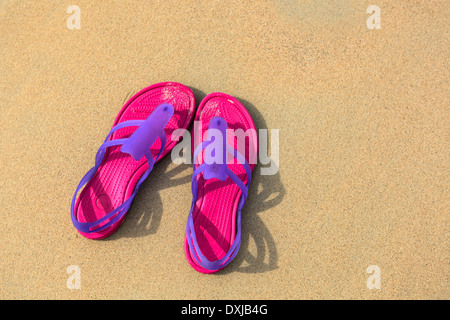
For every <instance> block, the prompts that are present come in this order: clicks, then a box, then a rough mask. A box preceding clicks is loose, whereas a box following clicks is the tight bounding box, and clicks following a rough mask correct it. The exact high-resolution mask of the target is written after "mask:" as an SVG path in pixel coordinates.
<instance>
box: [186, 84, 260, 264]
mask: <svg viewBox="0 0 450 320" xmlns="http://www.w3.org/2000/svg"><path fill="white" fill-rule="evenodd" d="M195 120H196V124H197V121H201V124H200V125H198V126H197V125H195V126H194V127H195V128H194V130H197V131H196V132H195V133H194V138H193V150H195V151H194V173H193V177H192V193H193V200H192V206H191V211H190V213H189V217H188V221H187V226H186V237H185V245H184V248H185V254H186V258H187V261H188V262H189V264H190V265H191V266H192V267H193V268H194V269H195V270H197V271H198V272H201V273H214V272H217V271H219V270H221V269H223V268H224V267H225V266H226V265H227V264H229V263H230V262H231V261H232V260H233V259H234V257H235V256H236V254H237V253H238V251H239V246H240V242H241V210H242V207H243V206H244V203H245V200H246V198H247V196H248V187H249V185H250V180H251V176H252V171H253V168H254V167H255V164H256V155H257V152H258V138H257V134H256V127H255V125H254V123H253V120H252V118H251V116H250V114H249V113H248V111H247V110H246V109H245V107H244V106H243V105H242V104H241V103H240V102H239V101H238V100H237V99H236V98H234V97H232V96H229V95H227V94H224V93H212V94H210V95H208V96H206V97H205V99H204V100H203V101H202V102H201V104H200V106H199V107H198V110H197V114H196V117H195ZM239 129H241V130H242V131H240V133H239V134H243V133H246V134H247V139H245V148H244V150H242V144H241V145H240V146H239V143H238V139H237V138H236V137H237V136H238V131H236V130H239ZM205 135H206V136H207V137H206V140H205V141H203V138H204V136H205ZM202 141H203V142H202ZM227 155H228V158H227ZM230 158H231V159H230ZM227 159H228V160H227Z"/></svg>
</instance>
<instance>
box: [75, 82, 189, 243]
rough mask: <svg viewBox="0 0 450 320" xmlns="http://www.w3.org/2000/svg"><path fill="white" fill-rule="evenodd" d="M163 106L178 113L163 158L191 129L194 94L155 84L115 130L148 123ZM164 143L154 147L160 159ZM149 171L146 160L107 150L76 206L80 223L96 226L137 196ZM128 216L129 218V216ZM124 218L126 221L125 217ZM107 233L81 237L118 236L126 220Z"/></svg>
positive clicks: (126, 131) (119, 134) (122, 133)
mask: <svg viewBox="0 0 450 320" xmlns="http://www.w3.org/2000/svg"><path fill="white" fill-rule="evenodd" d="M162 103H170V104H171V105H172V106H173V107H174V109H175V111H174V115H173V117H172V119H170V121H169V123H168V124H167V126H166V128H165V132H166V135H167V145H166V147H165V149H164V151H163V153H162V154H161V158H163V157H164V156H165V155H167V154H168V153H169V152H170V151H171V150H172V148H173V147H174V146H175V145H176V144H177V143H178V141H175V139H173V138H174V137H172V132H173V131H174V130H175V129H187V128H188V127H189V125H190V123H191V121H192V118H193V116H194V110H195V98H194V94H193V93H192V91H191V90H190V89H189V88H187V87H186V86H183V85H181V84H179V83H176V82H163V83H158V84H154V85H152V86H150V87H147V88H145V89H143V90H141V91H139V92H138V93H136V94H135V95H134V96H133V97H131V98H130V100H129V101H128V102H127V103H126V104H125V105H124V107H123V108H122V109H121V111H120V112H119V114H118V116H117V118H116V120H115V122H114V124H113V127H114V126H116V125H117V124H119V123H121V122H123V121H128V120H145V119H146V118H147V117H148V116H149V115H150V114H151V113H152V111H153V110H154V109H155V108H156V107H157V106H158V105H160V104H162ZM135 130H136V127H128V128H123V129H120V130H118V131H116V132H115V133H113V135H112V137H111V139H112V140H115V139H121V138H127V137H129V136H130V135H131V134H132V133H133V132H134V131H135ZM160 146H161V143H160V141H159V139H158V140H157V141H156V142H155V143H154V144H153V146H152V147H151V149H150V150H151V152H152V154H153V157H156V156H157V154H158V151H159V148H160ZM147 169H148V163H147V161H146V159H145V158H143V159H142V160H140V161H135V160H134V159H133V158H132V157H131V156H130V155H128V154H124V153H122V152H120V146H116V147H110V148H108V149H107V150H106V153H105V156H104V158H103V161H102V163H101V165H100V167H99V168H98V171H97V173H96V174H95V175H94V176H93V177H92V179H91V180H90V181H89V182H88V184H87V185H86V186H85V187H84V189H83V190H82V191H81V193H80V196H79V198H78V200H77V202H76V205H75V213H76V216H77V219H78V221H80V222H93V221H96V220H98V219H100V218H102V217H104V216H105V215H106V214H107V213H109V212H111V211H112V210H114V209H115V208H117V207H118V206H120V205H121V204H122V203H123V202H124V201H125V200H126V199H128V197H129V196H130V195H131V194H132V193H133V191H134V187H135V186H136V184H137V182H138V181H139V179H140V178H141V176H142V175H143V174H144V172H145V171H146V170H147ZM125 216H126V215H125ZM125 216H124V217H125ZM124 217H122V219H120V220H119V221H118V222H117V223H115V224H114V225H112V226H111V227H109V228H108V229H106V230H103V231H101V232H93V233H83V232H80V231H79V233H80V234H81V235H83V236H84V237H86V238H89V239H104V238H106V237H108V236H110V235H111V234H112V233H114V232H115V231H116V230H117V228H119V226H120V225H121V224H122V222H123V218H124Z"/></svg>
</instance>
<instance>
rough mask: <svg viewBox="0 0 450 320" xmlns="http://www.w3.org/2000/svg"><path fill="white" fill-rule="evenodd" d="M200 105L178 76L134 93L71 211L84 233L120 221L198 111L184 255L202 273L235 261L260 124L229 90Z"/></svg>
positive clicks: (93, 234) (100, 232)
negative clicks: (240, 143)
mask: <svg viewBox="0 0 450 320" xmlns="http://www.w3.org/2000/svg"><path fill="white" fill-rule="evenodd" d="M195 107H196V102H195V97H194V94H193V93H192V91H191V90H190V89H189V88H188V87H186V86H184V85H182V84H179V83H176V82H163V83H158V84H154V85H152V86H150V87H147V88H145V89H143V90H141V91H139V92H138V93H136V94H135V95H134V96H133V97H131V98H130V100H129V101H128V102H127V103H126V104H125V105H124V106H123V108H122V110H120V112H119V114H118V116H117V118H116V120H115V122H114V125H113V128H112V130H111V131H110V132H109V134H108V135H107V137H106V139H105V141H104V143H103V144H102V146H101V147H100V148H99V149H98V152H97V155H96V157H95V165H94V167H93V168H92V169H90V170H89V171H88V172H87V173H86V175H85V176H84V177H83V178H82V179H81V181H80V184H79V185H78V187H77V189H76V191H75V194H74V196H73V199H72V204H71V218H72V222H73V225H74V226H75V227H76V228H77V230H78V232H79V233H80V234H81V235H83V236H84V237H86V238H89V239H104V238H106V237H108V236H110V235H111V234H113V233H114V232H115V231H116V230H117V228H119V226H120V225H121V224H122V222H123V219H124V217H125V215H126V213H127V212H128V210H129V208H130V206H131V203H132V201H133V199H134V197H135V196H136V194H137V192H138V190H139V187H140V186H141V184H142V183H143V181H144V180H145V179H146V178H147V177H148V175H149V174H150V172H151V170H152V169H153V166H154V165H155V164H156V163H157V162H158V161H160V160H161V159H162V158H163V157H164V156H166V155H167V154H168V153H169V152H170V151H171V150H172V149H173V147H174V146H175V145H176V144H177V143H178V141H179V140H180V133H182V130H177V129H185V130H187V129H188V127H189V126H190V124H191V122H192V120H193V119H194V116H195V120H196V126H194V131H195V132H194V135H193V139H192V149H193V153H194V161H193V169H194V173H193V176H192V193H193V199H192V206H191V210H190V213H189V216H188V220H187V226H186V235H185V254H186V258H187V261H188V262H189V264H190V265H191V266H192V267H193V268H194V269H195V270H197V271H199V272H202V273H214V272H217V271H219V270H221V269H223V268H224V267H225V266H226V265H227V264H229V263H230V262H231V261H232V260H233V258H234V257H235V256H236V254H237V253H238V251H239V246H240V240H241V210H242V207H243V206H244V203H245V201H246V198H247V196H248V187H249V185H250V181H251V176H252V171H253V168H254V167H255V162H256V161H251V160H252V159H251V157H252V155H256V154H257V149H258V141H257V136H256V128H255V125H254V123H253V120H252V118H251V116H250V114H249V113H248V111H247V110H246V109H245V107H244V106H243V105H242V104H241V103H240V102H239V101H238V100H237V99H236V98H234V97H232V96H229V95H227V94H224V93H212V94H209V95H208V96H206V97H205V98H204V99H203V101H202V102H201V103H200V105H199V107H198V108H197V112H195ZM229 129H231V130H229ZM236 130H242V131H240V132H241V133H242V132H243V133H245V136H246V137H247V139H244V141H245V146H244V149H243V150H244V152H243V153H241V152H239V151H240V149H239V148H237V147H236V145H237V144H238V139H237V136H236V135H235V134H234V132H236ZM205 137H206V139H205ZM244 138H245V137H244ZM230 158H231V160H230ZM80 191H81V192H80ZM78 194H79V195H78ZM77 195H78V197H77Z"/></svg>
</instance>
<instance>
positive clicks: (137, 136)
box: [70, 103, 174, 233]
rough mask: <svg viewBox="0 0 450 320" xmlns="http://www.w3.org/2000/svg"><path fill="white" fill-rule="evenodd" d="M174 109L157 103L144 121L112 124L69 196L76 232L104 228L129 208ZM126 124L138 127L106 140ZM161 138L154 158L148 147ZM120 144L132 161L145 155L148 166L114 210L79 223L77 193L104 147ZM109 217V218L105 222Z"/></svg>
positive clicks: (97, 162) (97, 164) (100, 160)
mask: <svg viewBox="0 0 450 320" xmlns="http://www.w3.org/2000/svg"><path fill="white" fill-rule="evenodd" d="M173 113H174V109H173V107H172V106H171V105H170V104H168V103H165V104H161V105H159V106H158V107H157V108H156V109H155V110H154V111H153V112H152V113H151V114H150V115H149V116H148V118H147V119H146V120H130V121H124V122H121V123H119V124H118V125H116V126H114V127H113V128H112V130H111V131H110V132H109V134H108V135H107V136H106V139H105V142H104V143H103V144H102V145H101V147H100V148H99V149H98V151H97V154H96V156H95V166H94V167H93V168H92V169H90V170H89V171H88V172H87V173H86V175H85V176H84V177H83V179H81V181H80V183H79V185H78V187H77V189H76V191H75V194H74V195H73V198H72V203H71V207H70V213H71V218H72V223H73V225H74V226H75V228H77V229H78V230H79V231H81V232H84V233H92V232H100V231H102V230H105V229H107V228H109V227H110V226H112V225H113V224H115V223H116V222H118V221H119V220H120V219H121V218H122V217H123V216H124V215H125V214H126V213H127V211H128V209H129V208H130V206H131V203H132V202H133V199H134V197H135V196H136V194H137V191H138V190H139V187H140V186H141V184H142V182H144V180H145V179H146V178H147V177H148V175H149V174H150V172H151V171H152V169H153V165H154V162H155V161H156V160H158V159H159V157H160V155H161V153H162V151H163V150H164V149H165V146H166V134H165V132H164V128H165V127H166V125H167V123H168V122H169V120H170V118H171V117H172V116H173ZM126 127H138V128H137V129H136V130H135V131H134V133H133V134H131V136H130V137H129V138H124V139H116V140H109V139H110V137H111V135H112V134H113V133H114V132H116V131H117V130H119V129H122V128H126ZM158 137H159V138H160V140H161V148H160V150H159V153H158V155H157V156H156V158H153V155H152V153H151V152H150V147H151V146H152V145H153V144H154V143H155V141H156V140H157V139H158ZM118 145H122V147H121V148H120V151H122V152H124V153H128V154H130V155H131V157H133V159H134V160H136V161H139V160H141V159H142V158H143V157H146V159H147V161H148V169H147V171H146V172H145V173H144V174H143V175H142V177H141V178H140V179H139V181H138V182H137V184H136V186H135V188H134V191H133V193H132V194H131V195H130V197H129V198H128V199H127V200H126V201H125V202H124V203H122V204H121V205H120V206H118V207H117V208H116V209H114V210H113V211H111V212H109V213H108V214H107V215H105V216H104V217H102V218H101V219H98V220H97V221H94V222H79V221H78V220H77V217H76V215H75V202H76V197H77V194H78V192H79V191H80V190H81V189H82V188H83V187H84V186H85V185H86V184H87V183H88V182H89V181H90V180H91V179H92V177H93V176H94V175H95V173H96V172H97V170H98V168H99V167H100V165H101V163H102V161H103V157H104V156H105V152H106V149H107V148H108V147H111V146H118ZM108 220H109V221H108Z"/></svg>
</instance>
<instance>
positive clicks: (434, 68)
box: [0, 0, 450, 299]
mask: <svg viewBox="0 0 450 320" xmlns="http://www.w3.org/2000/svg"><path fill="white" fill-rule="evenodd" d="M375 2H376V3H375ZM330 3H331V4H330ZM73 4H76V5H77V6H79V8H80V9H81V29H73V30H70V29H69V28H68V27H67V24H66V21H67V19H68V18H69V16H70V14H68V13H67V12H66V10H67V8H68V7H69V6H71V5H73ZM372 4H376V5H377V6H379V7H380V9H381V29H379V30H376V29H375V30H370V29H368V27H367V26H366V20H367V19H368V17H369V16H370V14H367V13H366V9H367V7H369V6H370V5H372ZM449 9H450V5H449V3H448V2H447V1H386V0H377V1H360V0H345V1H344V0H340V1H317V0H307V1H291V0H279V1H236V0H227V1H199V0H195V1H184V2H182V1H152V2H151V4H148V5H144V4H142V3H141V1H139V2H137V1H131V0H130V1H101V2H100V1H98V2H97V1H95V3H94V1H88V0H77V1H19V0H6V1H5V0H3V1H1V2H0V38H1V45H0V53H1V57H2V59H1V60H0V72H1V76H0V87H1V90H0V108H1V116H0V137H1V139H0V149H1V151H2V152H1V153H0V208H1V209H0V212H1V219H0V228H1V232H0V244H1V245H0V248H1V261H0V270H1V276H0V298H2V299H449V298H450V294H449V288H448V279H449V248H448V243H449V238H448V234H449V228H448V226H449V221H448V208H449V196H448V190H449V184H448V172H449V162H448V159H449V152H448V150H449V135H448V134H449V127H448V123H449V94H448V92H449V90H448V89H449V88H448V83H449V74H448V62H449V49H448V48H449V47H450V46H449V44H450V43H449V29H448V16H449V14H450V12H449ZM161 81H177V82H180V83H183V84H185V85H187V86H189V87H191V88H192V89H193V91H194V92H195V95H196V97H197V100H198V102H200V101H201V99H202V98H203V97H204V96H205V95H206V94H208V93H210V92H214V91H221V92H225V93H228V94H231V95H233V96H236V97H237V98H239V99H240V100H241V101H242V102H243V103H244V105H245V106H246V107H247V108H248V110H249V111H250V113H251V114H252V116H253V118H254V121H255V123H256V125H257V127H258V128H265V129H269V131H270V130H271V129H279V153H280V155H279V172H278V173H277V174H275V175H270V176H263V175H261V167H264V166H263V165H260V166H258V167H257V169H256V171H255V173H254V181H253V182H252V185H251V188H250V194H249V198H248V202H247V203H246V205H245V208H244V211H243V222H242V223H243V239H242V246H241V250H240V252H239V255H238V256H237V258H236V259H235V261H233V263H232V264H230V265H229V266H228V267H227V268H226V269H225V270H224V271H222V272H220V273H218V274H215V275H203V274H200V273H197V272H195V271H194V270H193V269H192V268H191V267H190V266H189V264H188V263H187V262H186V260H185V257H184V251H183V241H184V232H185V226H186V219H187V215H188V213H189V209H190V202H191V192H190V179H191V174H192V169H191V167H190V166H189V165H176V164H174V163H172V162H171V161H170V158H166V159H165V160H163V161H162V162H161V163H160V164H159V165H158V166H157V167H155V169H154V171H153V172H152V174H151V176H150V177H149V179H148V180H147V181H146V182H145V183H144V185H143V186H142V188H141V190H140V192H139V194H138V196H137V198H136V199H135V201H134V204H133V206H132V208H131V210H130V212H129V213H128V216H127V217H126V220H125V222H124V223H123V225H122V226H121V228H120V229H119V230H118V231H117V232H116V233H115V234H114V235H113V236H111V237H110V238H108V239H107V240H104V241H91V240H87V239H85V238H83V237H82V236H80V235H79V234H78V233H77V232H76V230H75V229H74V227H73V226H72V223H71V221H70V212H69V207H70V201H71V197H72V193H73V192H74V190H75V188H76V186H77V184H78V182H79V181H80V179H81V177H82V176H83V175H84V173H85V172H86V171H87V170H88V169H89V168H91V167H92V165H93V163H94V155H95V152H96V150H97V148H98V147H99V146H100V144H101V143H102V140H103V139H104V137H105V135H106V134H107V132H108V131H109V129H110V128H111V125H112V123H113V121H114V119H115V117H116V115H117V112H118V111H119V109H120V108H121V106H122V105H123V103H124V100H126V99H127V97H129V96H130V95H131V94H133V93H134V92H137V91H138V90H140V89H141V88H144V87H146V86H148V85H151V84H153V83H157V82H161ZM71 265H75V266H78V267H79V269H80V270H81V289H68V287H67V279H68V278H69V276H70V274H68V273H67V267H68V266H71ZM371 265H376V266H378V267H379V269H380V270H381V274H380V281H381V288H380V289H372V290H370V289H369V288H368V286H367V280H368V278H369V277H370V274H368V273H367V268H368V267H369V266H371Z"/></svg>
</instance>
